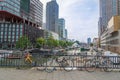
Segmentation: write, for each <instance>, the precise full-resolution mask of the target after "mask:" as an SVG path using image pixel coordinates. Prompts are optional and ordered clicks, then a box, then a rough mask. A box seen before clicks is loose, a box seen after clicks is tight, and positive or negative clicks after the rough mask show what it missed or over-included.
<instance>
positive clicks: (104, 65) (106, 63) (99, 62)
mask: <svg viewBox="0 0 120 80" xmlns="http://www.w3.org/2000/svg"><path fill="white" fill-rule="evenodd" d="M89 57H93V56H89ZM85 65H86V68H85V69H86V71H88V72H94V71H95V70H96V69H97V68H100V69H101V70H104V71H105V72H110V71H112V69H111V70H109V68H110V66H111V65H112V61H111V60H110V59H109V57H105V56H94V58H93V59H90V60H89V61H87V62H86V63H85Z"/></svg>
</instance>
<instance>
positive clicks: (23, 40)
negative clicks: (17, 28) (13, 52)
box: [16, 36, 30, 49]
mask: <svg viewBox="0 0 120 80" xmlns="http://www.w3.org/2000/svg"><path fill="white" fill-rule="evenodd" d="M28 46H30V40H29V39H28V37H27V36H22V37H20V38H19V39H18V41H17V42H16V48H20V49H26V48H27V47H28Z"/></svg>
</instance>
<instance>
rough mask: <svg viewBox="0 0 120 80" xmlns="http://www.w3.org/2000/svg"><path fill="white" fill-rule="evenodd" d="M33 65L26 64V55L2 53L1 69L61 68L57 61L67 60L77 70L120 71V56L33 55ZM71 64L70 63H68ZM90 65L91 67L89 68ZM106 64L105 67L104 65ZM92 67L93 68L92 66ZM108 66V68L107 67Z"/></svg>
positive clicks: (0, 57) (0, 58) (0, 55)
mask: <svg viewBox="0 0 120 80" xmlns="http://www.w3.org/2000/svg"><path fill="white" fill-rule="evenodd" d="M31 55H32V57H31V59H32V63H30V64H27V63H26V62H25V54H17V53H15V54H12V53H10V54H8V53H0V67H18V66H19V67H27V66H28V65H29V66H31V67H33V66H36V67H46V66H50V67H60V66H61V65H59V64H56V62H55V60H58V61H59V62H60V61H61V60H62V59H63V58H65V59H69V60H70V61H72V62H73V63H74V64H73V65H72V66H73V67H76V68H86V67H93V65H94V67H96V68H104V67H107V68H110V69H120V56H91V55H68V54H62V53H61V54H51V53H48V54H39V53H32V54H31ZM51 60H53V61H54V65H49V62H50V61H51ZM68 63H69V62H68ZM88 63H89V66H88ZM103 64H104V65H103ZM90 65H92V66H90ZM105 65H107V66H105Z"/></svg>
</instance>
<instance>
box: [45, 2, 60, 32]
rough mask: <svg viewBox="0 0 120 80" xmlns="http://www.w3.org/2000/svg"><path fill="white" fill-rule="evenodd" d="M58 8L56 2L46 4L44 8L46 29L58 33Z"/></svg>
mask: <svg viewBox="0 0 120 80" xmlns="http://www.w3.org/2000/svg"><path fill="white" fill-rule="evenodd" d="M58 16H59V6H58V4H57V2H56V0H52V1H50V2H48V3H47V6H46V29H47V30H50V31H53V32H56V33H58Z"/></svg>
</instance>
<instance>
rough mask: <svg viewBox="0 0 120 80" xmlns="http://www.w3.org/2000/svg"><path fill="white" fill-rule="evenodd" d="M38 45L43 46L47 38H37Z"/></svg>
mask: <svg viewBox="0 0 120 80" xmlns="http://www.w3.org/2000/svg"><path fill="white" fill-rule="evenodd" d="M36 41H37V47H39V48H40V47H43V46H44V45H45V39H44V38H42V37H40V38H37V40H36Z"/></svg>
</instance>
